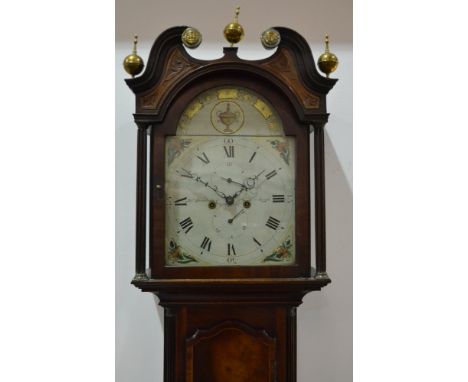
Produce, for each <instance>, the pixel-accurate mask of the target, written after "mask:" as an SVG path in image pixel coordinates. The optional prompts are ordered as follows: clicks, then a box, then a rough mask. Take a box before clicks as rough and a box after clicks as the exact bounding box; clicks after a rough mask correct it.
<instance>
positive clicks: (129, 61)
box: [123, 35, 145, 77]
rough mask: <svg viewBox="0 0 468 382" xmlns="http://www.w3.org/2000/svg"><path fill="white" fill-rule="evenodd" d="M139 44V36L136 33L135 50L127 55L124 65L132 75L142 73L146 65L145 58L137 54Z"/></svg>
mask: <svg viewBox="0 0 468 382" xmlns="http://www.w3.org/2000/svg"><path fill="white" fill-rule="evenodd" d="M137 44H138V36H136V35H135V37H134V40H133V51H132V53H131V54H129V55H128V56H127V57H125V59H124V62H123V67H124V69H125V71H126V72H127V73H128V74H130V75H131V76H132V77H135V76H136V75H137V74H140V73H141V71H142V70H143V68H144V67H145V63H144V62H143V59H142V58H141V57H140V56H139V55H138V54H137Z"/></svg>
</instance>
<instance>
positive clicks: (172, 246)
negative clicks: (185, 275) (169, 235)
mask: <svg viewBox="0 0 468 382" xmlns="http://www.w3.org/2000/svg"><path fill="white" fill-rule="evenodd" d="M168 260H169V264H187V263H196V262H197V259H195V258H194V257H193V256H190V255H188V254H186V253H185V252H184V251H183V250H182V249H181V248H180V246H179V245H177V243H176V242H175V241H174V240H171V241H170V242H169V257H168Z"/></svg>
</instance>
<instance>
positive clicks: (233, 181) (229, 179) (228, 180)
mask: <svg viewBox="0 0 468 382" xmlns="http://www.w3.org/2000/svg"><path fill="white" fill-rule="evenodd" d="M221 179H223V180H225V181H226V182H228V183H235V184H238V185H239V186H242V187H243V188H246V187H245V185H244V183H241V182H236V181H235V180H232V179H231V178H225V177H224V176H222V177H221Z"/></svg>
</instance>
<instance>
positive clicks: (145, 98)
mask: <svg viewBox="0 0 468 382" xmlns="http://www.w3.org/2000/svg"><path fill="white" fill-rule="evenodd" d="M278 29H279V31H280V33H281V36H282V43H281V45H280V47H279V48H278V50H277V51H276V53H275V54H273V55H272V56H271V57H268V58H266V59H263V60H257V61H246V60H242V59H240V58H238V57H237V48H225V49H224V53H225V55H224V57H222V58H221V59H219V60H214V61H203V60H197V59H194V58H193V57H191V56H189V55H188V54H187V53H186V52H185V50H184V49H183V48H182V46H181V43H180V34H181V33H182V31H183V27H176V28H171V29H169V30H168V31H166V32H164V33H163V34H162V35H161V36H160V37H159V38H158V39H157V40H156V42H155V44H154V46H153V48H152V50H151V53H150V57H149V60H148V67H147V69H146V71H145V73H144V74H143V75H142V76H141V77H139V78H135V79H131V80H127V84H128V85H129V86H130V87H131V88H132V90H133V91H134V92H135V93H136V107H137V113H136V114H135V121H136V123H137V125H138V127H139V146H138V147H139V149H138V158H139V160H138V170H137V173H138V179H137V195H138V196H137V249H136V252H137V255H136V257H137V267H136V268H137V269H136V277H135V278H136V280H137V281H138V280H142V279H145V274H144V271H143V270H142V268H144V266H145V245H146V241H145V239H146V237H145V233H146V208H145V207H146V206H145V197H146V193H145V192H146V191H144V190H143V189H145V190H146V175H145V174H146V159H145V158H146V147H145V148H143V146H144V145H143V143H142V142H140V141H143V138H141V139H140V132H141V131H144V130H147V131H148V132H149V133H150V140H151V150H150V151H151V152H150V158H151V159H150V163H151V167H150V174H151V176H150V190H151V191H150V209H149V210H150V238H149V242H150V245H149V247H150V253H149V258H150V260H149V261H150V268H151V277H152V278H163V279H164V278H176V279H188V278H189V279H197V278H215V277H218V278H244V277H259V278H270V277H278V278H283V277H285V278H287V277H311V267H310V213H309V211H310V187H309V184H310V178H309V176H310V175H309V174H310V163H309V155H310V154H309V153H310V148H309V139H308V134H309V126H310V125H311V124H312V125H313V126H314V130H315V134H314V175H315V223H316V224H315V230H316V248H315V252H316V266H317V269H316V271H315V272H314V275H315V276H316V277H317V278H324V279H328V276H327V274H326V267H325V265H326V260H325V256H326V254H325V198H324V196H325V194H324V187H325V182H324V151H323V126H324V124H325V123H326V121H327V119H328V114H327V113H326V112H325V111H326V97H325V95H326V93H327V92H328V91H329V90H330V89H331V88H332V87H333V85H334V83H335V82H336V80H332V79H328V78H324V77H322V76H320V75H319V74H318V72H317V71H316V69H315V64H314V63H313V57H312V53H311V52H310V48H309V47H308V45H307V43H306V42H305V40H304V39H303V38H302V37H301V36H300V35H298V34H297V33H296V32H294V31H291V30H289V29H287V28H278ZM284 73H289V74H286V75H285V74H284ZM218 86H241V87H246V88H250V89H252V90H254V91H256V92H258V93H260V94H261V95H262V96H264V97H265V98H266V99H267V100H269V101H270V103H272V104H273V105H274V107H275V108H276V110H277V112H278V114H279V115H280V117H281V119H282V120H283V126H284V128H285V134H286V135H289V136H294V137H295V138H296V145H297V146H296V152H297V166H296V172H297V173H296V264H293V265H285V266H277V265H275V266H262V267H233V266H230V267H168V266H165V204H164V184H165V178H164V171H165V168H164V144H165V137H166V136H169V135H175V134H176V128H177V121H178V119H179V118H180V116H181V113H182V112H183V110H184V109H185V108H186V107H187V105H188V104H189V103H190V102H191V101H192V100H193V99H194V98H195V97H196V96H197V95H198V94H200V93H201V92H203V91H205V90H208V89H210V88H214V87H218ZM304 99H307V100H308V101H307V102H305V101H304ZM166 116H170V118H166ZM150 127H151V128H150ZM144 157H145V158H144Z"/></svg>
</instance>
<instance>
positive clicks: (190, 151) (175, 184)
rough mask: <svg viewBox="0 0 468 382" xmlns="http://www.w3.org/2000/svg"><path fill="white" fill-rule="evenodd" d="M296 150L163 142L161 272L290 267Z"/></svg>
mask: <svg viewBox="0 0 468 382" xmlns="http://www.w3.org/2000/svg"><path fill="white" fill-rule="evenodd" d="M294 184H295V142H294V139H293V138H288V137H259V136H257V137H251V136H249V137H247V136H231V137H226V136H175V137H167V138H166V187H165V195H166V252H167V253H166V265H168V266H243V265H250V266H252V265H253V266H266V265H269V266H271V265H285V264H292V263H294V262H295V227H294V222H295V214H294V211H295V200H294V196H295V189H294Z"/></svg>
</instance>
